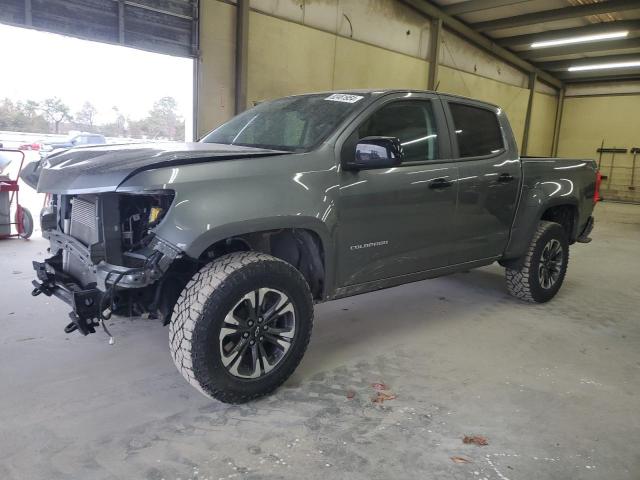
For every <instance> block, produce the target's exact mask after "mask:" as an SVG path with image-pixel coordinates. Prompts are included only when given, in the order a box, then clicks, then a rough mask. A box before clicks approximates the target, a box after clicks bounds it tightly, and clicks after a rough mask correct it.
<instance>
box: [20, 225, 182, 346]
mask: <svg viewBox="0 0 640 480" xmlns="http://www.w3.org/2000/svg"><path fill="white" fill-rule="evenodd" d="M59 237H61V236H60V235H59ZM57 240H58V239H57ZM65 240H66V242H65V243H64V245H63V246H61V247H58V248H56V249H55V250H54V251H56V255H54V256H53V257H51V258H49V259H47V260H45V261H44V262H33V269H34V270H35V272H36V276H37V278H38V279H37V280H34V281H33V282H32V284H33V287H34V289H33V291H32V292H31V294H32V295H33V296H37V295H40V294H44V295H46V296H48V297H50V296H55V297H57V298H59V299H60V300H62V301H64V302H65V303H66V304H68V305H69V306H70V307H71V308H72V311H71V312H70V313H69V317H70V319H71V322H70V323H69V324H68V325H67V326H66V328H65V332H67V333H71V332H73V331H75V330H78V331H79V332H80V333H82V334H83V335H88V334H89V333H94V332H95V329H96V327H97V326H99V325H100V323H101V321H103V320H105V319H108V318H109V316H110V314H111V311H113V309H114V305H113V303H114V302H113V300H114V294H119V293H123V292H125V291H130V292H132V291H136V292H141V291H142V289H145V288H146V287H150V286H151V285H153V284H156V283H158V282H159V284H161V283H162V278H163V276H164V275H165V273H166V272H167V270H168V269H169V267H170V265H171V264H172V262H173V261H174V260H175V259H176V258H178V257H179V251H178V250H177V249H175V248H173V247H172V246H170V245H169V244H167V243H166V242H164V241H161V240H160V239H157V238H156V239H155V240H154V242H153V244H152V248H151V249H150V252H147V253H148V256H147V257H146V258H147V261H145V262H144V264H143V265H141V266H138V267H136V268H128V267H122V266H116V265H110V264H107V263H105V262H100V263H99V264H97V265H95V264H92V263H91V259H90V255H89V254H87V253H86V252H85V251H84V250H83V249H80V248H72V247H73V246H74V244H73V243H72V241H71V240H72V239H71V238H70V237H65ZM52 245H53V242H52ZM52 250H53V249H52ZM64 253H67V254H69V255H73V256H74V258H75V259H79V260H81V261H82V262H84V263H83V266H84V267H83V268H81V269H79V271H80V275H76V274H75V273H74V274H70V273H67V271H66V269H65V268H64V267H63V260H62V258H63V256H64ZM77 271H78V269H77ZM159 291H160V290H159V287H158V288H156V296H157V293H159ZM125 296H126V295H125ZM156 300H157V299H156ZM156 300H154V302H153V303H152V304H153V305H155V304H156V303H157V302H156ZM116 303H118V302H116ZM102 325H103V327H104V323H102Z"/></svg>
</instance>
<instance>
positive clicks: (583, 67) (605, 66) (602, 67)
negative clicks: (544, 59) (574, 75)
mask: <svg viewBox="0 0 640 480" xmlns="http://www.w3.org/2000/svg"><path fill="white" fill-rule="evenodd" d="M631 67H640V60H636V61H633V62H618V63H599V64H596V65H580V66H577V67H569V71H570V72H582V71H584V70H605V69H608V68H631Z"/></svg>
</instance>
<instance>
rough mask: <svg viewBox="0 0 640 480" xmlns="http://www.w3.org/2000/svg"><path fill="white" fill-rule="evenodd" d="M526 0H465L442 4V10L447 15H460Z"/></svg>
mask: <svg viewBox="0 0 640 480" xmlns="http://www.w3.org/2000/svg"><path fill="white" fill-rule="evenodd" d="M526 1H527V0H467V1H466V2H459V3H454V4H451V5H444V6H443V7H442V11H443V12H444V13H446V14H447V15H460V14H461V13H469V12H479V11H481V10H489V9H492V8H498V7H504V6H506V5H515V4H517V3H524V2H526Z"/></svg>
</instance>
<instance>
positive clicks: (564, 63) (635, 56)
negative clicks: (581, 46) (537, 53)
mask: <svg viewBox="0 0 640 480" xmlns="http://www.w3.org/2000/svg"><path fill="white" fill-rule="evenodd" d="M621 62H640V53H629V54H626V55H606V56H603V57H588V58H579V59H575V60H560V61H558V62H545V63H539V64H538V66H539V67H540V68H543V69H545V70H548V71H552V72H562V71H566V70H567V69H568V68H569V67H581V66H584V65H597V64H599V63H621Z"/></svg>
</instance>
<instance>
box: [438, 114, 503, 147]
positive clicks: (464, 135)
mask: <svg viewBox="0 0 640 480" xmlns="http://www.w3.org/2000/svg"><path fill="white" fill-rule="evenodd" d="M449 109H450V110H451V115H452V116H453V124H454V129H455V132H456V139H457V140H458V149H459V150H460V157H480V156H483V155H490V154H492V153H497V152H498V151H500V150H501V149H502V148H504V143H503V141H502V132H501V131H500V124H499V123H498V117H497V116H496V114H495V113H494V112H492V111H491V110H487V109H486V108H479V107H472V106H471V105H465V104H462V103H451V102H450V103H449Z"/></svg>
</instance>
